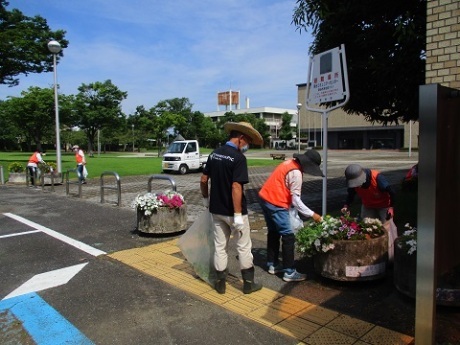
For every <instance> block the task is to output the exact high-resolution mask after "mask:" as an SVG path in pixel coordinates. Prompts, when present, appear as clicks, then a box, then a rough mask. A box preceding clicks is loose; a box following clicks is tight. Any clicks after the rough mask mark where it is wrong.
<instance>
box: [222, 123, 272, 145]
mask: <svg viewBox="0 0 460 345" xmlns="http://www.w3.org/2000/svg"><path fill="white" fill-rule="evenodd" d="M224 130H225V131H226V132H227V133H230V132H232V131H237V132H240V133H242V134H244V135H247V136H248V137H249V138H251V140H252V143H253V144H254V145H262V144H263V142H264V140H263V139H262V136H261V135H260V133H259V132H258V131H257V130H256V129H255V128H254V127H252V125H251V124H250V123H249V122H227V123H226V124H225V125H224Z"/></svg>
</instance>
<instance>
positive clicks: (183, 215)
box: [137, 205, 187, 234]
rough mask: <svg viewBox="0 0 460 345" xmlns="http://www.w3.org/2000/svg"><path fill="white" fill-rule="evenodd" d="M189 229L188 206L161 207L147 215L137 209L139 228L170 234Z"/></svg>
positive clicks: (154, 232)
mask: <svg viewBox="0 0 460 345" xmlns="http://www.w3.org/2000/svg"><path fill="white" fill-rule="evenodd" d="M186 229H187V207H186V205H182V206H181V207H179V208H169V207H159V208H157V209H156V210H154V211H153V212H152V214H151V215H149V216H146V215H145V214H144V212H143V211H139V210H138V211H137V230H138V231H140V232H144V233H149V234H170V233H175V232H179V231H183V230H186Z"/></svg>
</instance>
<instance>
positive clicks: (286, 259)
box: [281, 234, 295, 268]
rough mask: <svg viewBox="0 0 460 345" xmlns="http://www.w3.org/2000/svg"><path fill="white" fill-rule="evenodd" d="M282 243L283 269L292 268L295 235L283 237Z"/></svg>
mask: <svg viewBox="0 0 460 345" xmlns="http://www.w3.org/2000/svg"><path fill="white" fill-rule="evenodd" d="M282 241H283V243H282V245H281V248H282V255H283V267H284V268H294V250H295V235H294V234H289V235H283V236H282Z"/></svg>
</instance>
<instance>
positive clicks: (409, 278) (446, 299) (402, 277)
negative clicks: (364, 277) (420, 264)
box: [393, 238, 460, 307]
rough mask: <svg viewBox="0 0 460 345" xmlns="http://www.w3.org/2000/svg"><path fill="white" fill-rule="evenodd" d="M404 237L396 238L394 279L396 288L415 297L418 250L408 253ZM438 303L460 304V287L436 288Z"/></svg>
mask: <svg viewBox="0 0 460 345" xmlns="http://www.w3.org/2000/svg"><path fill="white" fill-rule="evenodd" d="M404 241H405V239H404V238H397V239H396V240H395V245H394V250H395V256H394V280H393V283H394V285H395V287H396V289H397V290H398V291H399V292H401V293H403V294H404V295H406V296H409V297H411V298H415V294H416V282H417V275H416V273H417V252H415V253H413V254H412V255H409V254H407V248H406V247H405V246H404ZM436 304H437V305H443V306H455V307H458V306H460V289H456V288H453V287H442V286H439V285H438V287H437V288H436Z"/></svg>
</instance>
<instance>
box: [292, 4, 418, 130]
mask: <svg viewBox="0 0 460 345" xmlns="http://www.w3.org/2000/svg"><path fill="white" fill-rule="evenodd" d="M292 22H293V23H294V24H295V25H296V26H297V28H298V29H299V30H300V32H301V31H302V29H303V30H305V31H306V30H312V33H313V36H314V41H313V44H312V46H311V47H310V53H312V54H318V53H320V52H323V51H327V50H329V49H332V48H335V47H338V46H340V45H341V44H344V45H345V50H346V57H347V65H348V77H349V86H350V91H351V97H350V100H349V102H348V103H347V104H346V105H345V106H344V110H345V111H346V112H347V113H349V114H362V115H364V116H365V117H366V119H368V120H370V121H377V122H381V123H384V124H386V123H392V122H395V123H398V122H399V121H400V120H402V121H409V120H416V119H418V88H419V85H423V84H424V78H425V40H426V0H404V1H401V0H388V1H367V0H356V1H349V0H297V7H296V8H295V10H294V15H293V21H292ZM328 105H332V104H328Z"/></svg>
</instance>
